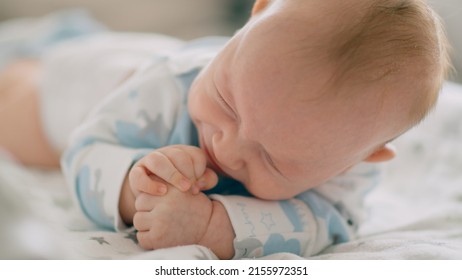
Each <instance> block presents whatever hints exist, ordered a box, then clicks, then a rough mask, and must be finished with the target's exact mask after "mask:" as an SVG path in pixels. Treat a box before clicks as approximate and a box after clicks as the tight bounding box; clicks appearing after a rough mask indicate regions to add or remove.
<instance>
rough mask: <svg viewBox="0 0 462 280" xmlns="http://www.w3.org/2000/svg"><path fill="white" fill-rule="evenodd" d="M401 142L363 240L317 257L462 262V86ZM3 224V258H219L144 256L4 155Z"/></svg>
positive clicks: (51, 179)
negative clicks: (452, 260)
mask: <svg viewBox="0 0 462 280" xmlns="http://www.w3.org/2000/svg"><path fill="white" fill-rule="evenodd" d="M395 144H396V146H397V148H398V157H397V158H396V159H395V160H394V161H392V162H390V163H388V164H387V165H386V175H385V177H384V179H383V181H382V183H381V185H380V186H379V187H378V188H377V189H375V190H374V191H372V192H371V193H370V194H369V195H368V197H367V199H366V204H367V207H368V210H369V218H368V219H367V220H366V221H365V223H364V224H363V225H362V226H361V228H360V238H359V239H357V240H355V241H352V242H349V243H344V244H340V245H335V246H331V247H330V248H327V249H326V250H325V251H324V252H322V253H321V254H319V255H318V256H314V257H313V259H462V148H461V144H462V86H459V85H455V84H451V83H448V84H447V85H446V86H445V88H444V90H443V93H442V95H441V98H440V101H439V104H438V106H437V108H436V110H435V111H434V112H432V114H431V115H430V116H429V117H428V119H427V120H425V121H424V122H423V123H422V124H421V125H419V126H418V127H416V128H414V129H413V130H411V131H410V132H408V133H407V134H405V135H403V136H402V137H401V138H399V139H398V140H397V141H396V143H395ZM0 225H1V227H0V248H2V250H1V252H0V258H45V259H49V258H51V259H60V258H72V259H125V258H135V259H215V258H216V257H215V256H214V254H213V253H211V252H210V251H209V250H208V249H206V248H204V247H201V246H183V247H176V248H169V249H163V250H157V251H144V250H142V249H140V248H139V247H138V245H137V244H136V239H135V238H134V236H133V235H129V234H126V233H115V232H108V231H102V230H100V229H98V228H96V227H95V226H94V225H93V224H91V223H90V222H89V221H87V220H86V219H85V217H84V216H83V215H82V214H81V212H80V210H79V209H78V208H77V206H76V205H74V204H73V203H72V200H71V199H70V195H69V193H68V189H67V188H66V187H65V185H64V180H63V178H62V175H61V174H60V173H59V172H56V171H43V170H36V169H29V168H25V167H23V166H21V165H19V164H16V163H14V162H13V161H11V160H9V159H7V158H6V157H1V156H0ZM265 258H266V259H299V257H297V256H294V255H291V254H275V255H271V256H268V257H265Z"/></svg>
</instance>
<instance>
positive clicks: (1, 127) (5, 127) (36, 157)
mask: <svg viewBox="0 0 462 280" xmlns="http://www.w3.org/2000/svg"><path fill="white" fill-rule="evenodd" d="M40 70H41V65H40V63H39V62H38V61H34V60H22V61H18V62H16V63H13V64H11V65H10V66H8V67H6V68H5V69H3V70H2V71H1V72H0V148H2V149H6V150H7V151H8V152H9V153H11V154H12V155H13V157H15V158H16V159H17V160H19V161H20V162H21V163H23V164H25V165H33V166H40V167H49V168H50V167H51V168H57V167H59V155H58V153H57V152H55V151H54V149H53V148H52V146H51V144H50V143H49V142H48V140H47V137H46V135H45V133H44V131H43V127H42V122H41V119H40V112H39V96H38V87H37V80H38V77H39V75H40Z"/></svg>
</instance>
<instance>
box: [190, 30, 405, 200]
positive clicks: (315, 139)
mask: <svg viewBox="0 0 462 280" xmlns="http://www.w3.org/2000/svg"><path fill="white" fill-rule="evenodd" d="M265 24H266V25H265ZM267 29H271V24H267V23H262V26H260V27H257V28H252V29H245V28H244V29H243V30H241V31H240V33H238V34H237V35H236V36H235V37H234V38H233V39H232V40H231V41H230V42H229V43H228V44H227V45H226V47H225V48H224V49H223V50H222V51H221V52H220V54H219V55H218V56H217V57H216V58H215V59H214V60H213V61H212V62H211V63H210V64H209V65H208V66H207V67H206V68H205V69H204V70H203V71H202V72H201V73H200V75H199V76H198V77H197V79H196V80H195V82H194V83H193V86H192V88H191V92H190V97H189V105H188V106H189V111H190V114H191V117H192V120H193V122H194V124H195V125H196V127H197V129H198V132H199V141H200V146H201V148H202V149H203V150H204V151H205V152H206V154H207V156H208V160H209V165H210V166H211V167H212V168H214V169H215V170H216V171H218V172H220V173H223V174H226V175H228V176H230V177H233V178H234V179H237V180H239V181H241V182H242V183H243V184H244V185H245V186H246V187H247V189H248V190H249V191H250V192H251V193H252V194H254V195H255V196H257V197H260V198H263V199H285V198H290V197H293V196H294V195H297V194H299V193H302V192H304V191H306V190H308V189H310V188H312V187H314V186H317V185H319V184H320V183H322V182H324V181H326V180H327V179H329V178H331V177H333V176H335V175H337V174H339V173H341V172H343V171H345V170H346V169H348V168H349V167H351V166H352V165H354V164H356V163H358V162H360V161H362V160H363V159H365V158H366V157H367V156H368V155H369V154H371V153H372V152H374V151H375V150H376V149H378V148H380V147H381V146H383V144H384V143H385V142H386V141H387V140H389V139H391V138H392V137H394V136H396V134H397V133H398V131H399V130H400V129H401V125H402V124H403V121H401V120H400V119H398V118H397V119H393V117H390V115H391V114H390V112H389V109H390V108H394V109H393V110H400V106H399V104H398V102H395V101H391V100H388V99H384V98H380V96H381V94H362V93H359V92H354V93H353V94H352V93H351V92H348V91H349V90H352V89H336V88H332V87H329V86H327V85H328V80H329V77H330V69H329V67H328V66H323V65H322V64H321V63H316V62H313V63H312V64H310V62H309V61H303V60H302V59H303V58H301V57H300V58H297V55H298V54H297V52H296V48H295V47H294V46H293V45H292V44H284V42H289V41H290V39H291V38H289V37H290V36H292V35H290V34H282V35H281V34H275V36H276V35H277V37H274V38H272V34H271V31H268V30H267ZM286 37H287V38H286ZM275 42H277V43H275ZM314 61H315V60H314ZM368 90H372V89H364V91H368ZM393 106H395V107H393Z"/></svg>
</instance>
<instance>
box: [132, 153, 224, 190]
mask: <svg viewBox="0 0 462 280" xmlns="http://www.w3.org/2000/svg"><path fill="white" fill-rule="evenodd" d="M129 182H130V187H131V190H132V192H133V194H134V195H135V197H137V196H138V195H139V194H140V193H141V192H144V193H148V194H151V195H164V194H165V193H167V190H168V188H167V186H168V185H173V186H174V187H176V188H178V189H179V190H181V191H187V190H189V189H191V190H192V193H193V194H197V193H199V191H200V190H207V189H211V188H213V187H214V186H215V185H216V184H217V182H218V176H217V174H216V173H215V172H214V171H213V170H212V169H210V168H207V159H206V156H205V153H204V152H203V151H202V150H201V149H200V148H198V147H194V146H187V145H172V146H166V147H163V148H160V149H157V150H155V151H154V152H151V153H150V154H148V155H146V156H144V157H143V158H141V159H140V160H139V161H138V162H137V163H136V164H135V165H134V166H133V167H132V169H131V170H130V173H129Z"/></svg>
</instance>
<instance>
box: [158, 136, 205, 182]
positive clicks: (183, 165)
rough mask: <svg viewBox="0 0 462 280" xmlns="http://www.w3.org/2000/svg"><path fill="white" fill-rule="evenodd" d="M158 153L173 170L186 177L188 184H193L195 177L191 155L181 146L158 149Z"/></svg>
mask: <svg viewBox="0 0 462 280" xmlns="http://www.w3.org/2000/svg"><path fill="white" fill-rule="evenodd" d="M158 151H159V152H160V153H162V154H164V155H165V156H166V157H167V158H168V159H169V160H170V162H171V163H172V164H173V166H175V168H176V169H177V170H178V171H179V172H180V173H181V174H183V175H184V176H185V177H187V178H188V179H189V180H190V182H194V181H196V179H197V176H196V174H195V171H194V161H193V158H192V157H193V155H191V154H190V153H189V151H188V150H186V149H183V148H182V146H181V145H175V146H169V147H166V148H165V149H159V150H158Z"/></svg>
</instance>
